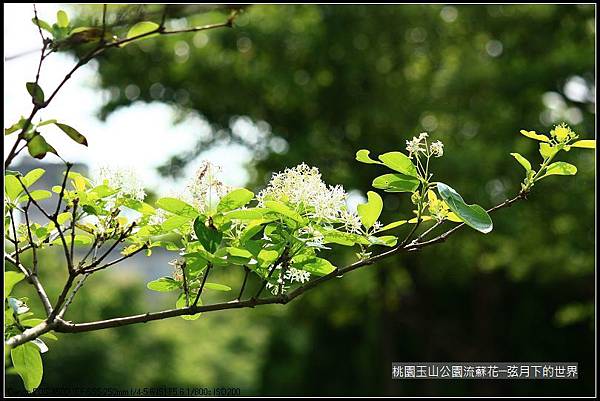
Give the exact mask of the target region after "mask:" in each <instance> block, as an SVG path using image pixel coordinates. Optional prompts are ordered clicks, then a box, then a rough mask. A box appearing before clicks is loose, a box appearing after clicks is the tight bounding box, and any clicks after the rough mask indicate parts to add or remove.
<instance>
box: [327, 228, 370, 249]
mask: <svg viewBox="0 0 600 401" xmlns="http://www.w3.org/2000/svg"><path fill="white" fill-rule="evenodd" d="M319 231H321V233H322V234H323V243H324V244H338V245H343V246H352V245H354V244H363V245H369V241H367V240H366V239H365V238H364V237H363V236H361V235H358V234H354V233H346V232H343V231H338V230H336V229H333V228H324V229H321V228H319Z"/></svg>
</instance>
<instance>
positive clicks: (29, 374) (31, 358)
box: [10, 342, 44, 393]
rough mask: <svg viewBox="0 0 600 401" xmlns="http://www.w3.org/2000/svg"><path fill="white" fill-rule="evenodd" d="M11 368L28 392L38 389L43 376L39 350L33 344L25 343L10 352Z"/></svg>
mask: <svg viewBox="0 0 600 401" xmlns="http://www.w3.org/2000/svg"><path fill="white" fill-rule="evenodd" d="M10 357H11V359H12V363H13V366H14V368H15V370H16V371H17V373H18V374H19V376H21V379H23V384H24V385H25V389H26V390H27V391H28V392H30V393H31V392H33V391H34V390H35V389H36V388H38V387H39V385H40V383H41V382H42V377H43V375H44V366H43V365H42V357H41V355H40V349H39V348H38V347H37V346H36V345H35V344H33V343H31V342H27V343H25V344H22V345H19V346H17V347H15V348H13V349H11V350H10Z"/></svg>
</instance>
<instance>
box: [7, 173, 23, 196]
mask: <svg viewBox="0 0 600 401" xmlns="http://www.w3.org/2000/svg"><path fill="white" fill-rule="evenodd" d="M21 192H23V186H22V185H21V183H20V182H19V179H18V178H17V177H15V176H14V175H6V176H4V193H5V194H6V197H7V198H8V199H10V200H16V199H17V197H18V196H19V194H20V193H21Z"/></svg>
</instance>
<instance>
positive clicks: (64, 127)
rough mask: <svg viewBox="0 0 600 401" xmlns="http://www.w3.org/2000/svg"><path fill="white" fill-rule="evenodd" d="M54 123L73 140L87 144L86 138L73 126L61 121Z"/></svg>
mask: <svg viewBox="0 0 600 401" xmlns="http://www.w3.org/2000/svg"><path fill="white" fill-rule="evenodd" d="M54 125H56V126H57V127H58V128H60V129H61V130H62V131H63V132H64V133H65V134H67V135H68V136H69V138H71V139H72V140H74V141H75V142H77V143H79V144H81V145H84V146H88V143H87V139H86V138H85V136H83V135H81V134H80V133H79V131H77V130H76V129H75V128H73V127H71V126H69V125H67V124H62V123H54Z"/></svg>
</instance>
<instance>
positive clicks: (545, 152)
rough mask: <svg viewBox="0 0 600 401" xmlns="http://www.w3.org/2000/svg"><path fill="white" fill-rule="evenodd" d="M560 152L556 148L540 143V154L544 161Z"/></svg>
mask: <svg viewBox="0 0 600 401" xmlns="http://www.w3.org/2000/svg"><path fill="white" fill-rule="evenodd" d="M558 150H559V149H558V148H557V147H556V146H551V145H549V144H547V143H540V154H541V155H542V157H543V158H544V159H547V158H549V157H552V156H554V155H555V154H556V152H558Z"/></svg>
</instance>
